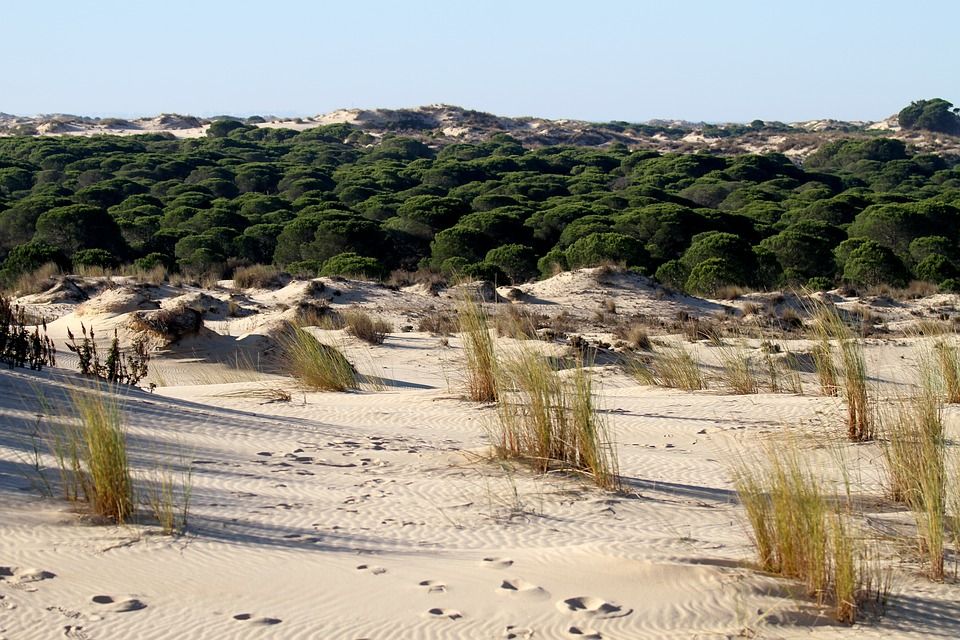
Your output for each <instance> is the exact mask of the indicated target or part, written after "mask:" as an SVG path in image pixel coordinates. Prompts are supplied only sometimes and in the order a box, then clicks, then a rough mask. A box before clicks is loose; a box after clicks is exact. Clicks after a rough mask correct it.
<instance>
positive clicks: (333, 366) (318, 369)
mask: <svg viewBox="0 0 960 640" xmlns="http://www.w3.org/2000/svg"><path fill="white" fill-rule="evenodd" d="M279 342H280V348H281V350H282V352H283V362H284V365H285V366H286V368H287V371H288V372H289V373H290V375H292V376H293V377H294V378H297V379H298V380H300V382H302V383H303V384H305V385H307V386H308V387H310V388H312V389H316V390H318V391H348V390H350V389H357V388H359V386H360V378H359V376H358V375H357V372H356V370H355V369H354V368H353V365H351V364H350V362H349V361H348V360H347V358H346V357H345V356H344V355H343V354H342V353H341V352H340V350H339V349H337V348H336V347H333V346H330V345H328V344H324V343H322V342H320V341H319V340H317V339H316V338H315V337H313V335H312V334H310V333H309V332H308V331H306V330H305V329H303V328H301V327H298V326H296V325H289V326H287V327H286V328H285V330H284V331H283V332H282V333H281V335H280V338H279Z"/></svg>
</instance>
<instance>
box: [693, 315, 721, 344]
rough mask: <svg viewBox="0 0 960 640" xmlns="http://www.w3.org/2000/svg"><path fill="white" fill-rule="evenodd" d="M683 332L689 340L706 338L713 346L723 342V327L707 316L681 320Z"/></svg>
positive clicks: (695, 340) (696, 340)
mask: <svg viewBox="0 0 960 640" xmlns="http://www.w3.org/2000/svg"><path fill="white" fill-rule="evenodd" d="M683 334H684V336H686V338H687V340H688V341H690V342H698V341H700V340H706V341H708V342H709V343H710V344H712V345H714V346H721V345H722V344H723V327H722V326H721V325H720V324H719V323H718V322H716V321H714V320H711V319H708V318H691V319H689V320H687V321H685V322H683Z"/></svg>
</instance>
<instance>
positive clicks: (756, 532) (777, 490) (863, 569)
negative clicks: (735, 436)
mask: <svg viewBox="0 0 960 640" xmlns="http://www.w3.org/2000/svg"><path fill="white" fill-rule="evenodd" d="M821 485H822V482H821V480H820V479H819V478H818V477H817V476H816V475H815V474H814V473H813V472H812V471H811V470H810V469H809V468H808V467H807V465H806V464H805V463H804V462H803V461H802V460H801V459H800V456H799V453H798V451H797V449H796V447H795V446H787V447H778V448H776V449H774V448H773V447H769V448H768V449H767V452H766V455H765V456H763V457H761V458H760V459H757V460H752V461H749V462H748V461H745V460H741V461H740V463H739V465H738V466H737V468H736V469H735V471H734V486H735V488H736V491H737V494H738V496H739V497H740V501H741V503H742V504H743V506H744V508H745V510H746V515H747V522H748V524H749V525H750V529H751V532H752V540H753V544H754V547H755V548H756V551H757V557H758V561H759V565H760V567H761V568H762V569H763V570H765V571H769V572H772V573H777V574H780V575H783V576H785V577H789V578H794V579H797V580H800V581H802V582H803V583H804V584H805V587H806V591H807V593H808V595H810V596H811V597H815V598H817V601H818V602H819V603H821V604H828V603H829V604H832V605H833V607H834V611H835V616H836V618H837V620H839V621H842V622H847V623H853V622H855V621H856V619H857V618H858V617H859V616H860V614H861V611H862V610H863V609H864V608H865V607H866V605H867V604H870V603H876V604H878V605H880V606H882V604H883V602H884V601H885V598H886V593H887V591H888V588H889V587H888V584H887V581H886V579H884V578H882V577H879V576H880V575H881V573H882V571H881V569H880V567H879V565H878V564H877V563H875V562H871V559H870V557H869V556H868V551H867V549H866V548H865V546H864V544H863V543H862V541H861V539H860V536H859V535H858V534H857V533H856V532H854V531H853V530H852V529H851V522H850V519H849V517H848V516H847V514H845V513H844V509H843V507H842V506H841V503H836V502H835V501H833V500H831V499H830V498H829V497H828V496H827V495H825V494H824V493H823V491H822V489H821Z"/></svg>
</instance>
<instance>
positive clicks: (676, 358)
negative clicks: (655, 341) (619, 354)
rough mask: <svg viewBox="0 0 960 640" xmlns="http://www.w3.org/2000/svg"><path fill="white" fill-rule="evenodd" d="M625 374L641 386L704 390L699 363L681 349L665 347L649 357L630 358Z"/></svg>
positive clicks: (703, 380)
mask: <svg viewBox="0 0 960 640" xmlns="http://www.w3.org/2000/svg"><path fill="white" fill-rule="evenodd" d="M627 372H628V373H629V374H630V375H632V376H633V377H634V378H636V379H637V380H638V381H639V382H640V383H642V384H651V385H657V386H658V387H669V388H671V389H683V390H685V391H698V390H700V389H705V388H706V380H705V378H704V376H703V373H702V372H701V371H700V363H699V362H698V361H697V359H696V357H694V356H693V355H692V354H690V353H688V352H687V351H685V350H684V349H683V348H681V347H667V348H665V349H663V350H661V351H659V352H656V353H653V354H651V355H649V356H641V357H636V358H632V359H631V360H629V361H628V363H627Z"/></svg>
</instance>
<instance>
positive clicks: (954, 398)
mask: <svg viewBox="0 0 960 640" xmlns="http://www.w3.org/2000/svg"><path fill="white" fill-rule="evenodd" d="M934 352H935V354H936V364H937V368H938V369H939V373H940V377H941V379H942V381H943V392H944V401H945V402H947V403H948V404H957V403H960V353H958V351H957V347H956V345H953V344H951V343H949V342H947V341H946V340H938V341H937V342H936V343H934Z"/></svg>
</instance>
